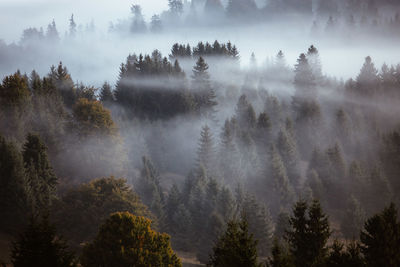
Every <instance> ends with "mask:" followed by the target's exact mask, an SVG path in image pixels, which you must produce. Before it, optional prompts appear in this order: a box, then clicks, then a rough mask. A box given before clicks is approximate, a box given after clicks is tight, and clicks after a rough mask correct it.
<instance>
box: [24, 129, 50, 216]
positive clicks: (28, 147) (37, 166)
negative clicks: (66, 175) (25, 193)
mask: <svg viewBox="0 0 400 267" xmlns="http://www.w3.org/2000/svg"><path fill="white" fill-rule="evenodd" d="M22 155H23V158H24V163H25V167H26V169H27V170H29V172H28V173H27V179H28V183H29V186H30V190H31V194H32V198H34V203H35V206H34V207H33V209H34V212H35V213H40V212H43V210H48V209H49V207H50V205H51V203H52V201H53V200H54V199H55V197H56V186H57V177H56V175H55V173H54V170H53V168H52V167H51V165H50V162H49V159H48V156H47V147H46V146H45V144H44V143H43V142H42V140H41V139H40V137H39V136H38V135H34V134H28V136H27V138H26V143H25V144H24V147H23V152H22Z"/></svg>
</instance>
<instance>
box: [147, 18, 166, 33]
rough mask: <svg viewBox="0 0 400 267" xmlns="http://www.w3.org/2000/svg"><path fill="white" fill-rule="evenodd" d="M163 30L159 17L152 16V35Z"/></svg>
mask: <svg viewBox="0 0 400 267" xmlns="http://www.w3.org/2000/svg"><path fill="white" fill-rule="evenodd" d="M162 29H163V25H162V21H161V18H160V16H159V15H153V16H152V17H151V22H150V30H151V31H152V32H153V33H159V32H161V31H162Z"/></svg>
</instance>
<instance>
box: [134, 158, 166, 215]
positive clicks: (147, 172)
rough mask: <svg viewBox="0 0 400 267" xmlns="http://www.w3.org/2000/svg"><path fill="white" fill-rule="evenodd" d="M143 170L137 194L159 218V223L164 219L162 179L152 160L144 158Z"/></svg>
mask: <svg viewBox="0 0 400 267" xmlns="http://www.w3.org/2000/svg"><path fill="white" fill-rule="evenodd" d="M142 162H143V168H142V170H141V172H140V177H139V180H138V182H137V185H136V187H137V192H138V194H139V195H140V198H141V200H142V201H143V203H144V204H145V205H146V206H148V207H149V208H150V210H151V212H152V213H153V214H154V215H156V216H157V218H158V219H159V221H161V219H162V217H163V206H164V195H163V192H162V188H161V185H160V177H159V174H158V171H157V169H156V168H155V167H154V165H153V163H152V162H151V160H149V159H148V158H146V157H143V158H142Z"/></svg>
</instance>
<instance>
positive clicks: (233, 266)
mask: <svg viewBox="0 0 400 267" xmlns="http://www.w3.org/2000/svg"><path fill="white" fill-rule="evenodd" d="M208 266H213V267H219V266H221V267H228V266H229V267H255V266H259V264H258V263H257V241H255V240H254V237H253V235H251V234H250V233H249V229H248V225H247V222H246V220H244V219H242V220H241V221H239V222H237V221H231V222H229V223H228V226H227V229H226V231H225V233H224V234H223V235H222V236H220V238H219V239H218V241H217V242H216V244H215V246H214V248H213V254H212V255H211V256H210V261H209V263H208Z"/></svg>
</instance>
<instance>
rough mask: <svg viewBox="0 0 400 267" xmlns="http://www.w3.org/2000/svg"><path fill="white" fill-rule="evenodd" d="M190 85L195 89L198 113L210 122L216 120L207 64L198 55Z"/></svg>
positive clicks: (214, 98)
mask: <svg viewBox="0 0 400 267" xmlns="http://www.w3.org/2000/svg"><path fill="white" fill-rule="evenodd" d="M192 72H193V75H192V86H193V88H194V90H195V101H196V103H197V106H198V109H199V112H200V114H202V115H203V116H205V118H206V119H209V120H211V122H216V117H215V116H216V110H215V107H216V106H217V105H218V102H217V100H216V98H217V97H216V94H215V90H214V88H213V87H212V86H211V82H210V75H209V73H208V65H207V63H206V62H205V60H204V58H203V57H201V56H200V57H199V59H198V60H197V62H196V65H195V66H194V67H193V71H192Z"/></svg>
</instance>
